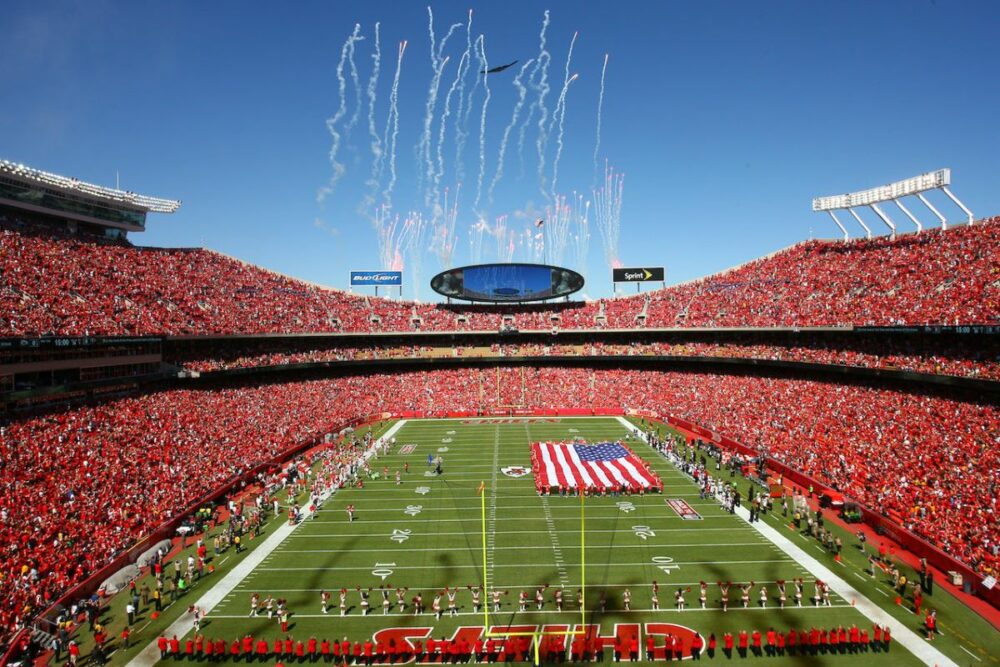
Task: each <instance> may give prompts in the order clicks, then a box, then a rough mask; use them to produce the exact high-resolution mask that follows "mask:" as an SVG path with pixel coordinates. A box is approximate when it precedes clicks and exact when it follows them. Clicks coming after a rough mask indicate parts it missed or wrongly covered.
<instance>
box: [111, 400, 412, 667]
mask: <svg viewBox="0 0 1000 667" xmlns="http://www.w3.org/2000/svg"><path fill="white" fill-rule="evenodd" d="M405 423H406V420H405V419H404V420H400V421H398V422H396V423H395V424H393V425H392V426H391V427H390V428H389V430H387V431H386V432H385V433H384V434H383V435H382V437H381V438H380V439H379V440H377V441H376V442H375V443H374V444H373V445H372V447H371V449H369V451H368V453H367V454H366V455H365V456H366V457H371V456H372V455H373V454H374V453H375V450H376V448H377V447H378V446H379V445H380V444H381V442H383V441H384V440H388V439H389V438H391V437H392V436H393V435H395V434H396V432H397V431H398V430H399V429H400V428H402V426H403V424H405ZM302 513H303V516H304V517H305V518H308V516H309V508H308V506H307V507H305V508H303V512H302ZM298 525H299V526H301V525H304V522H300V523H299V524H298ZM296 527H297V526H293V525H289V524H288V523H286V522H282V523H281V525H279V526H278V527H277V528H276V529H275V530H274V531H273V532H272V533H271V534H270V535H268V536H267V537H266V538H265V539H264V542H263V543H262V544H260V545H259V546H258V547H257V548H256V549H254V550H253V551H251V552H250V553H249V554H247V556H246V557H245V558H244V559H243V560H242V561H241V562H240V563H238V564H237V565H236V566H235V567H234V568H233V569H232V570H230V571H229V572H227V573H226V575H225V576H224V577H222V579H220V580H219V581H218V582H217V583H216V584H215V585H214V586H212V587H211V588H209V589H208V590H207V591H206V592H205V593H204V594H203V595H202V596H201V597H200V598H199V599H198V601H197V602H196V603H195V604H196V605H197V606H199V607H200V608H201V609H202V610H203V611H204V613H205V614H206V615H207V614H208V613H209V612H211V611H212V609H214V608H215V607H216V606H218V605H220V604H222V603H223V599H224V598H225V597H226V595H228V594H229V593H231V592H232V591H233V590H234V589H235V588H236V587H237V586H238V585H239V584H240V583H241V582H242V581H243V580H244V579H246V578H247V577H248V576H250V575H251V573H253V572H255V571H256V570H260V569H262V568H261V567H260V565H261V564H262V563H263V561H264V559H265V558H267V557H268V556H270V555H271V552H272V551H274V550H275V549H276V548H278V547H279V546H280V545H281V543H282V542H283V541H284V539H285V538H286V537H287V536H288V534H289V533H291V532H292V531H293V530H295V528H296ZM220 565H221V562H220ZM193 628H194V618H193V617H192V615H191V614H184V615H182V616H181V617H180V618H178V619H177V620H176V621H174V622H173V623H171V624H170V627H168V628H167V629H166V630H165V631H164V634H165V636H168V637H169V636H171V635H174V636H177V637H184V636H185V635H187V633H188V632H190V631H191V630H192V629H193ZM159 660H160V649H159V647H158V646H157V645H156V641H155V640H153V641H151V642H149V644H147V645H146V648H144V649H142V650H141V651H140V652H139V653H138V654H137V655H136V656H135V657H134V658H132V660H130V661H129V662H128V667H152V665H155V664H156V663H157V662H159Z"/></svg>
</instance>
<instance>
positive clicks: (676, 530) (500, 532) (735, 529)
mask: <svg viewBox="0 0 1000 667" xmlns="http://www.w3.org/2000/svg"><path fill="white" fill-rule="evenodd" d="M345 523H346V522H345ZM741 530H743V531H744V532H746V531H752V529H751V528H749V527H744V528H742V529H741V528H740V527H738V526H733V527H731V528H657V529H656V532H658V533H685V532H704V531H725V532H727V533H736V532H739V531H741ZM548 532H549V531H547V530H495V531H493V534H494V535H546V534H548ZM563 532H567V533H569V532H570V531H563ZM574 532H575V531H574ZM620 532H621V531H620V530H618V529H600V530H596V529H594V530H588V531H587V534H588V535H589V534H591V533H594V534H596V533H620ZM756 534H757V533H756V532H754V535H756ZM435 535H468V533H466V532H463V531H458V532H445V533H435ZM317 537H345V538H351V539H354V538H361V539H364V538H368V537H370V538H373V539H374V538H377V537H381V536H379V535H351V534H349V533H308V532H302V533H301V534H299V533H292V534H291V535H289V536H288V539H298V538H303V539H309V540H311V539H314V538H317Z"/></svg>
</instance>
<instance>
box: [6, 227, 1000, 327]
mask: <svg viewBox="0 0 1000 667" xmlns="http://www.w3.org/2000/svg"><path fill="white" fill-rule="evenodd" d="M2 226H3V227H4V229H3V230H2V232H0V248H2V250H3V252H2V254H0V273H2V274H3V275H4V282H5V285H4V290H3V292H2V293H0V305H2V307H3V311H2V312H3V316H2V319H0V336H38V335H52V334H55V335H100V334H108V335H136V334H213V333H215V334H218V333H290V332H323V331H362V332H363V331H412V330H416V329H420V330H423V331H444V330H491V331H495V330H497V329H499V328H500V326H501V325H502V324H504V318H505V317H510V318H512V319H511V320H510V321H509V322H508V323H509V324H512V325H513V326H514V327H516V328H519V329H522V330H523V329H551V328H552V327H553V326H554V325H555V326H557V327H559V328H565V329H574V328H592V327H597V326H605V327H609V328H622V327H624V328H631V327H635V326H637V325H638V324H640V323H641V324H642V325H643V326H645V327H675V326H682V327H723V326H754V327H761V326H829V325H846V324H854V325H899V324H949V325H953V324H995V323H997V321H998V315H997V314H998V312H1000V307H998V302H997V301H998V296H997V291H998V289H997V286H996V280H997V272H998V267H997V253H996V248H997V247H998V246H1000V219H998V218H992V219H989V220H983V221H979V222H977V223H976V224H973V225H967V226H962V227H958V228H953V229H950V230H947V231H944V230H929V231H925V232H924V233H922V234H919V235H907V236H902V237H899V238H896V239H873V240H858V241H851V242H848V243H839V242H830V241H809V242H805V243H800V244H798V245H795V246H792V247H791V248H788V249H787V250H784V251H781V252H778V253H775V254H773V255H771V256H769V257H766V258H763V259H760V260H756V261H754V262H750V263H748V264H746V265H744V266H741V267H739V268H737V269H733V270H731V271H728V272H724V273H720V274H716V275H714V276H709V277H707V278H704V279H702V280H699V281H695V282H692V283H687V284H684V285H679V286H675V287H670V288H666V289H663V290H657V291H655V292H652V293H650V295H649V296H648V298H647V297H646V296H638V297H626V298H618V299H607V300H602V301H598V302H587V303H577V304H563V305H547V306H515V307H509V308H494V307H482V306H480V307H450V306H439V305H421V304H416V303H406V302H395V301H388V300H384V299H371V298H367V297H360V296H356V295H351V294H347V293H345V292H341V291H336V290H329V289H324V288H320V287H316V286H313V285H309V284H306V283H302V282H299V281H295V280H292V279H290V278H286V277H283V276H279V275H277V274H274V273H271V272H269V271H266V270H264V269H261V268H258V267H255V266H251V265H248V264H245V263H243V262H240V261H238V260H234V259H231V258H228V257H225V256H223V255H220V254H218V253H214V252H212V251H209V250H203V249H183V250H170V249H160V248H155V249H154V248H137V247H132V246H130V245H127V244H122V243H108V242H104V241H100V240H97V239H93V238H85V237H82V236H77V237H73V238H60V237H59V235H53V233H52V232H51V231H50V230H49V229H48V228H47V227H43V226H40V225H37V224H35V223H34V222H32V221H27V220H25V219H23V218H11V217H8V218H7V219H6V220H5V221H4V222H3V225H2ZM554 317H557V318H558V319H557V320H554V319H553V318H554Z"/></svg>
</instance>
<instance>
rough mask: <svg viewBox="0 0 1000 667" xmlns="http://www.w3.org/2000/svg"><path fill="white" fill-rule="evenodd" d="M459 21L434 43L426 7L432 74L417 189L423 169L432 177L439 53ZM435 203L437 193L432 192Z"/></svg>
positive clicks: (442, 63) (426, 199)
mask: <svg viewBox="0 0 1000 667" xmlns="http://www.w3.org/2000/svg"><path fill="white" fill-rule="evenodd" d="M461 27H462V24H461V23H453V24H452V25H451V27H450V28H449V29H448V33H447V34H446V35H445V37H444V39H442V40H441V42H440V44H437V45H435V37H434V12H433V10H432V9H431V8H430V7H427V31H428V34H429V36H430V42H431V51H430V56H431V71H432V72H433V75H432V76H431V83H430V86H429V88H428V90H427V104H426V111H425V115H424V131H423V133H422V134H421V135H420V142H419V143H418V144H417V156H418V160H417V161H418V163H421V162H422V163H423V167H421V168H418V170H417V188H418V190H420V189H423V186H424V178H425V174H424V171H423V169H424V168H426V178H427V182H428V183H430V182H432V179H433V178H434V163H433V161H432V158H431V128H432V127H433V125H434V109H435V107H436V106H437V97H438V90H439V89H440V86H441V75H442V73H443V72H444V68H445V65H447V64H448V58H447V57H446V58H442V57H441V54H442V53H443V52H444V49H445V46H446V45H447V43H448V39H449V38H450V37H451V36H452V34H454V32H455V30H457V29H458V28H461ZM431 197H432V193H431V192H430V191H427V190H425V192H424V203H425V204H426V205H430V201H431ZM433 197H434V199H435V203H437V201H436V200H437V193H433Z"/></svg>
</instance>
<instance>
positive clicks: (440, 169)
mask: <svg viewBox="0 0 1000 667" xmlns="http://www.w3.org/2000/svg"><path fill="white" fill-rule="evenodd" d="M467 61H468V53H463V54H462V59H461V60H459V61H458V70H457V71H456V72H455V80H454V81H452V82H451V87H450V88H449V89H448V94H447V95H445V97H444V111H442V112H441V124H440V125H441V126H440V127H439V128H438V138H437V169H436V170H435V171H434V191H435V192H440V190H441V177H442V176H443V175H444V141H445V133H446V130H447V127H448V117H449V116H450V115H451V98H452V95H453V94H454V93H455V90H456V89H457V87H458V83H459V81H460V80H461V78H462V72H463V68H464V67H465V63H467ZM459 100H461V94H459ZM435 204H436V202H435Z"/></svg>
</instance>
